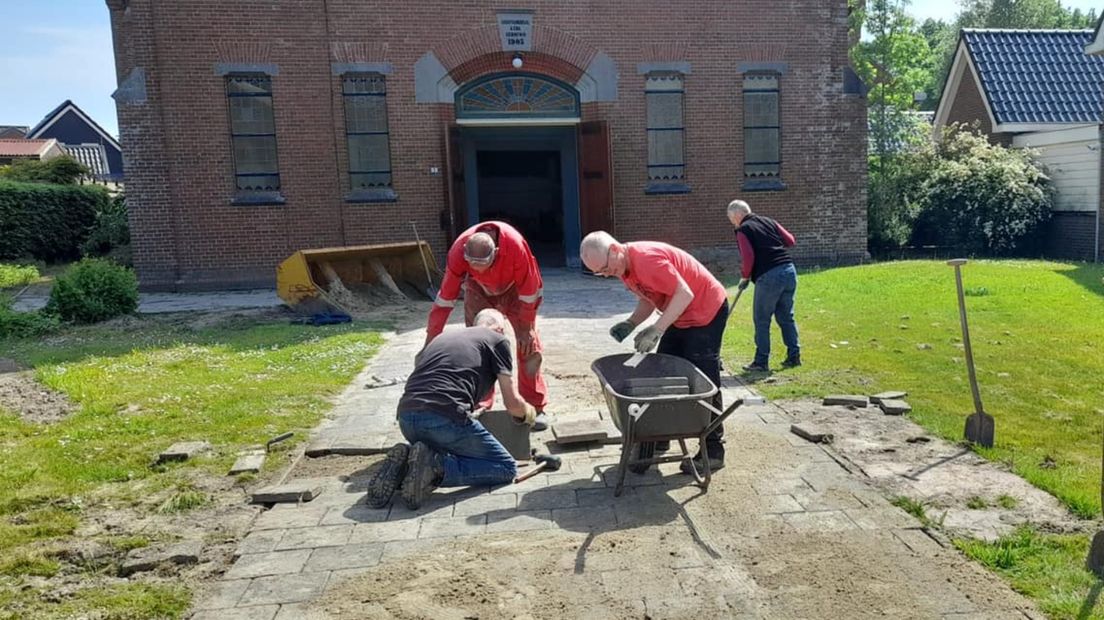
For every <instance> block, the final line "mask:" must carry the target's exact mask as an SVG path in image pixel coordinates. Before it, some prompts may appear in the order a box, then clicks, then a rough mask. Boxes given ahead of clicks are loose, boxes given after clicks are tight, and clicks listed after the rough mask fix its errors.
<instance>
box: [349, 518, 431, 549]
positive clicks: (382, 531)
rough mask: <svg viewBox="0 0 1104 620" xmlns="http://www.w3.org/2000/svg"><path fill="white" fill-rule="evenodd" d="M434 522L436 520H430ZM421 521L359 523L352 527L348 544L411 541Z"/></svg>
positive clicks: (416, 534)
mask: <svg viewBox="0 0 1104 620" xmlns="http://www.w3.org/2000/svg"><path fill="white" fill-rule="evenodd" d="M431 520H436V519H431ZM420 527H421V519H407V520H405V521H386V522H384V523H359V524H357V525H355V526H353V533H352V535H351V536H350V537H349V544H351V545H355V544H360V543H374V542H391V541H395V540H413V539H415V538H417V537H418V529H419V528H420Z"/></svg>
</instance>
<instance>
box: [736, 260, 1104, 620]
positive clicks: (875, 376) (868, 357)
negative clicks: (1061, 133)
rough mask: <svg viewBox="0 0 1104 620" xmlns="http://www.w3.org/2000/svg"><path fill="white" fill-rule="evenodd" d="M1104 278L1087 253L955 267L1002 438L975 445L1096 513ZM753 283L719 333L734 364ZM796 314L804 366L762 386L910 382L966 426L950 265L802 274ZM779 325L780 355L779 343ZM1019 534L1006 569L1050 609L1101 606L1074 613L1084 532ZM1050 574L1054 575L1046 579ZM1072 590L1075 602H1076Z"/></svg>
mask: <svg viewBox="0 0 1104 620" xmlns="http://www.w3.org/2000/svg"><path fill="white" fill-rule="evenodd" d="M1102 277H1104V268H1102V267H1101V266H1098V265H1086V264H1071V263H1051V262H1041V261H971V262H970V263H969V264H967V265H966V266H965V267H963V280H964V286H965V288H966V293H967V297H966V307H967V311H968V318H969V323H970V337H971V343H972V344H973V348H974V361H975V364H976V366H977V374H978V383H979V385H980V391H981V397H982V402H983V403H984V405H985V410H986V411H987V412H988V413H990V414H992V415H993V416H994V417H995V418H996V446H995V447H994V448H992V449H988V450H985V449H981V450H979V452H980V453H981V454H982V455H983V456H985V457H987V458H989V459H993V460H998V461H1002V462H1004V463H1007V464H1008V465H1009V466H1010V467H1011V468H1012V469H1013V470H1014V471H1015V472H1016V473H1017V474H1019V475H1020V476H1023V477H1024V478H1025V479H1027V480H1029V481H1030V482H1032V483H1033V484H1035V485H1036V486H1038V487H1040V488H1042V489H1045V490H1046V491H1049V492H1050V493H1052V494H1054V495H1055V496H1056V497H1058V498H1059V499H1060V500H1062V501H1063V502H1065V503H1066V505H1068V506H1069V507H1070V509H1071V510H1072V511H1073V512H1074V513H1075V514H1077V515H1079V516H1082V517H1085V518H1096V517H1098V516H1099V515H1100V475H1101V471H1100V451H1101V431H1102V420H1104V415H1102V414H1104V382H1102V381H1101V377H1102V376H1104V353H1102V352H1101V351H1102V345H1104V282H1102ZM750 293H751V291H749V295H748V298H747V299H745V300H742V301H741V303H740V304H739V306H738V307H737V308H736V309H735V311H734V313H733V318H732V319H731V320H730V322H729V325H728V329H727V332H726V335H725V348H724V352H723V353H724V357H725V362H726V365H727V366H729V367H732V368H738V367H739V365H742V364H744V363H747V362H749V361H750V360H751V358H752V356H753V353H754V344H753V342H752V340H753V328H752V322H751V303H750V302H751V299H750ZM796 314H797V323H798V329H799V330H800V334H801V343H802V347H803V349H802V359H803V362H804V366H802V367H801V368H798V369H795V370H789V371H782V372H778V373H776V375H777V376H778V377H779V381H778V383H776V384H759V385H757V388H759V389H761V390H762V391H763V392H764V394H765V395H766V396H767V397H768V398H773V399H778V398H786V397H793V396H813V397H820V396H823V395H825V394H829V393H856V394H871V393H875V392H879V391H882V390H889V389H901V390H905V391H907V392H908V393H909V397H908V401H909V403H910V404H911V405H912V407H913V412H912V414H911V418H912V419H913V420H914V421H916V422H917V423H919V424H921V425H922V426H924V427H926V428H928V429H929V430H931V431H932V432H934V433H936V434H938V435H940V436H942V437H944V438H946V439H950V440H959V439H961V438H962V431H963V424H964V422H965V417H966V416H967V415H969V414H970V413H972V412H973V402H972V399H971V396H970V387H969V383H968V380H967V373H966V365H965V359H964V358H965V355H964V353H963V350H962V348H961V331H960V326H959V318H958V305H957V300H956V295H955V281H954V270H953V269H952V268H951V267H948V266H946V265H945V264H944V263H943V262H941V261H905V262H889V263H881V264H874V265H865V266H860V267H849V268H840V269H830V270H824V271H819V272H812V273H804V274H801V275H800V279H799V283H798V293H797V302H796ZM773 330H774V331H773V336H772V346H773V347H775V348H774V354H773V355H772V359H771V362H772V365H773V367H774V368H777V367H778V364H779V362H780V361H781V359H782V357H783V356H784V354H785V351H784V347H783V346H782V343H781V335H780V333H779V332H778V328H777V326H774V328H773ZM1021 538H1022V537H1021ZM1017 540H1018V542H1014V544H1015V545H1018V546H1016V548H1017V549H1018V550H1019V551H1018V552H1017V554H1016V555H1015V558H1016V559H1015V561H1014V562H1013V564H1014V566H1013V567H1012V569H1017V570H1019V573H1018V575H1019V577H1018V579H1020V581H1017V580H1016V579H1012V583H1013V584H1016V585H1017V587H1018V588H1021V589H1022V591H1025V592H1028V593H1029V594H1032V595H1033V596H1037V597H1038V600H1039V601H1040V604H1041V605H1043V607H1044V609H1046V610H1047V611H1048V613H1054V614H1055V617H1060V618H1065V617H1069V618H1073V617H1092V618H1104V606H1100V607H1099V608H1098V609H1095V610H1093V612H1092V613H1091V615H1082V616H1078V613H1079V611H1080V605H1079V603H1080V601H1082V600H1084V599H1085V597H1087V596H1088V595H1089V590H1090V588H1092V587H1093V585H1094V584H1097V581H1096V579H1095V578H1094V577H1092V576H1091V575H1090V574H1089V573H1086V572H1085V571H1083V570H1081V569H1080V567H1081V566H1082V565H1083V563H1084V557H1085V555H1084V550H1085V545H1086V544H1087V541H1080V542H1078V541H1076V540H1065V539H1064V538H1063V537H1044V536H1041V535H1040V536H1036V537H1034V538H1030V544H1025V543H1024V542H1023V540H1021V539H1017ZM1002 544H1004V545H1005V547H1007V546H1009V545H1010V544H1013V543H1010V542H1008V541H1004V542H1003V543H1002ZM985 547H986V546H984V545H982V546H978V545H977V544H973V545H972V546H970V547H968V548H967V549H968V551H970V554H971V555H973V556H975V557H981V555H983V554H981V553H980V552H979V551H977V550H979V549H983V548H985ZM988 547H992V548H993V549H999V548H1000V546H999V545H995V546H988ZM1005 555H1007V553H1006V554H1005ZM1040 566H1042V567H1044V568H1039V567H1040ZM1047 566H1050V568H1051V569H1053V568H1054V566H1061V567H1063V570H1057V569H1054V570H1050V569H1046V568H1045V567H1047ZM1033 567H1034V568H1033ZM1012 569H1009V568H1007V567H1005V568H1001V569H1000V570H1001V572H1002V573H1005V574H1008V571H1009V570H1012ZM1074 575H1077V576H1078V577H1077V579H1076V580H1073V581H1076V585H1075V584H1074V583H1073V581H1071V580H1072V579H1073V576H1074ZM1029 578H1033V579H1036V580H1041V581H1040V582H1039V583H1036V586H1038V587H1035V586H1032V587H1028V586H1026V585H1021V584H1022V583H1023V582H1024V580H1026V579H1029ZM1047 581H1054V583H1051V584H1050V586H1048V587H1044V585H1045V584H1046V582H1047ZM1059 581H1060V582H1061V583H1058V582H1059ZM1040 584H1044V585H1040ZM1097 590H1099V588H1097ZM1078 597H1079V598H1078ZM1071 600H1073V601H1074V602H1077V603H1078V605H1074V606H1072V607H1071ZM1091 607H1092V606H1091V605H1090V608H1091Z"/></svg>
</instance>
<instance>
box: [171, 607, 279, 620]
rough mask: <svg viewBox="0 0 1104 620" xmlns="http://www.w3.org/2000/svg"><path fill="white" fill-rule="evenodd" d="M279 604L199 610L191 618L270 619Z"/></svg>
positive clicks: (277, 609) (222, 619)
mask: <svg viewBox="0 0 1104 620" xmlns="http://www.w3.org/2000/svg"><path fill="white" fill-rule="evenodd" d="M279 609H280V606H279V605H255V606H253V607H235V608H233V609H218V610H214V611H201V612H199V613H197V614H196V615H194V616H192V620H272V619H273V618H275V617H276V612H277V611H279Z"/></svg>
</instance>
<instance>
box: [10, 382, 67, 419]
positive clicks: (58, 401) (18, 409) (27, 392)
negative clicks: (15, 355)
mask: <svg viewBox="0 0 1104 620" xmlns="http://www.w3.org/2000/svg"><path fill="white" fill-rule="evenodd" d="M0 409H4V410H7V411H11V412H14V413H16V414H18V415H19V417H20V418H22V419H23V421H24V422H30V423H32V424H51V423H53V422H58V421H60V420H63V419H65V417H66V416H68V415H69V414H71V413H73V411H75V410H76V406H75V405H74V404H73V403H72V402H71V401H70V400H69V398H68V397H66V396H65V395H64V394H62V393H60V392H55V391H54V390H51V389H50V388H48V387H46V386H45V385H42V384H41V383H39V382H38V381H36V380H35V378H34V372H33V371H22V372H9V373H4V374H0Z"/></svg>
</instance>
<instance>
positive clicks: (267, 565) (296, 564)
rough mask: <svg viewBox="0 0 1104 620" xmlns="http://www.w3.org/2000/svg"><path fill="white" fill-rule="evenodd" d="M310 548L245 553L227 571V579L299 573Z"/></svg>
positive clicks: (305, 561) (309, 552) (225, 576)
mask: <svg viewBox="0 0 1104 620" xmlns="http://www.w3.org/2000/svg"><path fill="white" fill-rule="evenodd" d="M310 554H311V550H310V549H297V550H294V551H273V552H271V553H251V554H248V555H243V556H241V557H240V558H238V559H237V561H236V562H234V565H233V566H231V567H230V570H228V571H226V574H225V575H224V578H225V579H249V578H253V577H264V576H266V575H282V574H287V573H297V572H299V571H301V570H303V565H304V564H306V563H307V558H309V557H310Z"/></svg>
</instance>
